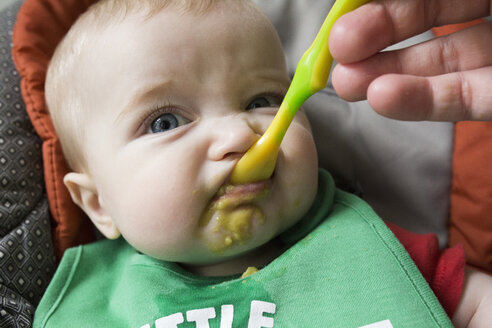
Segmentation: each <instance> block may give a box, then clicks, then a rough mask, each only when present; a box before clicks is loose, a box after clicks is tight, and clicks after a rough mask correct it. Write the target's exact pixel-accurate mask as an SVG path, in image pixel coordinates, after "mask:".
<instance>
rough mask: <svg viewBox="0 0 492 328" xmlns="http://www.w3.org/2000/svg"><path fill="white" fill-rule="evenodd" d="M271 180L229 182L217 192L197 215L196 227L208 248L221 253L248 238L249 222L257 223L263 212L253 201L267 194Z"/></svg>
mask: <svg viewBox="0 0 492 328" xmlns="http://www.w3.org/2000/svg"><path fill="white" fill-rule="evenodd" d="M271 185H272V180H271V179H269V180H264V181H260V182H255V183H250V184H243V185H231V184H225V185H224V186H222V187H221V188H220V189H219V191H218V192H217V194H216V196H215V197H214V198H213V199H212V201H211V202H210V204H209V205H208V207H207V209H206V210H205V211H204V213H203V214H202V217H201V218H200V222H199V225H200V228H201V230H202V233H203V238H204V239H205V241H206V243H207V245H208V247H209V248H210V249H211V250H212V251H215V252H223V251H225V250H227V249H228V248H230V247H231V246H233V245H234V244H238V243H239V244H242V243H244V242H245V241H246V240H248V239H250V238H251V237H252V226H253V222H254V221H256V222H257V223H259V224H261V223H263V222H264V221H265V215H264V214H263V212H262V210H261V209H260V207H259V206H257V203H258V202H259V201H261V200H263V199H265V198H267V197H268V195H269V193H270V189H271Z"/></svg>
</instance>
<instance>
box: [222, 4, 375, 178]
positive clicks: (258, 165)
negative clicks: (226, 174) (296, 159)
mask: <svg viewBox="0 0 492 328" xmlns="http://www.w3.org/2000/svg"><path fill="white" fill-rule="evenodd" d="M369 1H370V0H337V1H336V2H335V3H334V5H333V7H332V8H331V10H330V12H329V13H328V16H326V18H325V21H324V22H323V25H322V26H321V28H320V30H319V32H318V34H317V35H316V38H315V39H314V41H313V43H312V44H311V46H310V47H309V48H308V49H307V50H306V52H304V54H303V55H302V57H301V59H300V61H299V63H298V64H297V68H296V72H295V74H294V77H293V78H292V83H291V85H290V87H289V89H288V90H287V94H286V95H285V98H284V100H283V101H282V104H281V105H280V108H279V110H278V112H277V114H276V115H275V117H274V119H273V121H272V123H271V124H270V126H269V127H268V129H267V130H266V131H265V133H264V134H263V136H262V137H261V138H260V139H259V140H258V141H257V142H256V143H255V144H254V145H253V146H252V147H251V148H250V149H249V150H248V151H247V152H246V153H245V154H244V156H243V157H242V158H241V159H240V160H239V162H238V163H237V164H236V167H235V168H234V170H233V172H232V174H231V182H232V183H234V184H240V183H250V182H254V181H260V180H265V179H268V178H269V177H270V176H271V175H272V173H273V171H274V170H275V163H276V160H277V156H278V150H279V147H280V144H281V142H282V139H283V138H284V135H285V133H286V132H287V128H288V127H289V125H290V123H291V122H292V120H293V118H294V116H295V114H296V113H297V111H298V110H299V109H300V108H301V106H302V104H304V102H305V101H306V100H307V99H308V98H309V97H311V96H312V95H313V94H315V93H316V92H318V91H319V90H321V89H323V88H324V87H325V86H326V83H327V81H328V77H329V75H330V69H331V65H332V63H333V57H332V55H331V53H330V49H329V46H328V37H329V35H330V31H331V28H332V27H333V24H334V23H335V21H336V20H337V19H338V18H340V16H342V15H344V14H346V13H348V12H350V11H352V10H354V9H356V8H358V7H360V6H362V5H363V4H365V3H367V2H369Z"/></svg>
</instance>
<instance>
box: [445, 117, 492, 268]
mask: <svg viewBox="0 0 492 328" xmlns="http://www.w3.org/2000/svg"><path fill="white" fill-rule="evenodd" d="M491 167H492V122H459V123H456V126H455V140H454V154H453V178H452V189H451V208H450V218H449V243H450V244H451V245H455V244H462V245H463V246H464V248H465V253H466V256H467V261H468V263H470V264H472V265H475V266H477V267H478V268H480V269H483V270H486V271H488V272H492V169H491Z"/></svg>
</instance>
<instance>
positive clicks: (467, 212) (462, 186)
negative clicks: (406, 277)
mask: <svg viewBox="0 0 492 328" xmlns="http://www.w3.org/2000/svg"><path fill="white" fill-rule="evenodd" d="M481 22H483V20H482V19H477V20H474V21H471V22H468V23H463V24H454V25H448V26H442V27H439V28H435V29H434V33H435V34H436V35H437V36H442V35H446V34H450V33H453V32H456V31H458V30H460V29H462V28H465V27H469V26H472V25H475V24H479V23H481ZM491 163H492V122H458V123H456V125H455V132H454V150H453V175H452V186H451V196H450V197H451V198H450V213H449V244H450V245H456V244H462V245H463V247H464V248H465V253H466V256H467V261H468V263H470V264H472V265H474V266H476V267H478V268H480V269H483V270H486V271H488V272H492V169H491Z"/></svg>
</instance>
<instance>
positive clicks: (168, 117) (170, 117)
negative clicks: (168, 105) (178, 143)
mask: <svg viewBox="0 0 492 328" xmlns="http://www.w3.org/2000/svg"><path fill="white" fill-rule="evenodd" d="M188 122H189V121H188V120H187V119H186V118H184V117H183V116H181V115H177V114H171V113H165V114H162V115H159V116H158V117H157V118H156V119H155V120H153V121H152V123H150V127H149V132H151V133H160V132H166V131H169V130H172V129H176V128H177V127H180V126H181V125H183V124H186V123H188Z"/></svg>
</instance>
